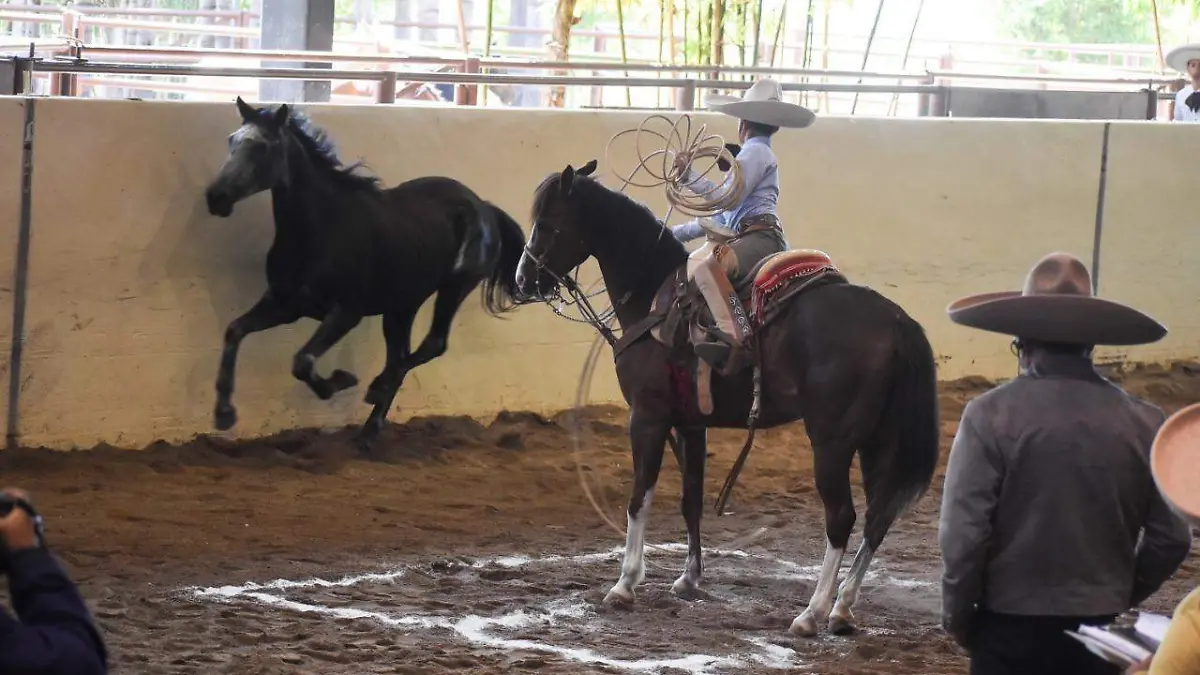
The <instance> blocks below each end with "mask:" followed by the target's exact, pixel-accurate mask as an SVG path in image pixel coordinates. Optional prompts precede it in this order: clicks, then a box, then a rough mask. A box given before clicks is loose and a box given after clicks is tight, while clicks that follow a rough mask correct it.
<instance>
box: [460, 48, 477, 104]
mask: <svg viewBox="0 0 1200 675" xmlns="http://www.w3.org/2000/svg"><path fill="white" fill-rule="evenodd" d="M458 72H460V73H473V74H478V73H479V58H478V57H475V56H472V57H470V58H468V59H466V60H465V61H463V64H462V65H461V66H459V69H458ZM454 103H455V105H479V84H477V83H466V82H464V83H462V84H459V85H458V86H456V87H455V88H454Z"/></svg>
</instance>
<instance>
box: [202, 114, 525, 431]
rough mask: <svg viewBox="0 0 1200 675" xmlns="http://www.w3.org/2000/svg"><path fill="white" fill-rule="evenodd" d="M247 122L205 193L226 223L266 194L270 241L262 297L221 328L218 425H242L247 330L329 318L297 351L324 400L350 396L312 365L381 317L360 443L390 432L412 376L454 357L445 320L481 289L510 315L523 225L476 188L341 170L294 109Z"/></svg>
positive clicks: (306, 378) (298, 364) (300, 370)
mask: <svg viewBox="0 0 1200 675" xmlns="http://www.w3.org/2000/svg"><path fill="white" fill-rule="evenodd" d="M237 108H238V111H239V112H240V113H241V116H242V126H241V127H240V128H238V129H237V131H235V132H234V133H233V134H232V135H231V136H230V138H229V156H228V158H227V159H226V160H225V164H224V165H223V166H222V167H221V169H220V172H219V173H218V174H217V177H216V178H215V179H214V180H213V182H212V184H211V185H210V186H209V187H208V189H207V191H206V192H205V197H206V198H207V200H208V210H209V213H211V214H213V215H217V216H220V217H228V216H229V215H230V214H231V213H232V212H233V207H234V204H236V203H237V202H239V201H241V200H243V199H246V198H247V197H249V196H251V195H253V194H256V193H258V192H261V191H263V190H270V191H271V201H272V205H273V209H274V215H275V240H274V242H273V243H272V245H271V249H270V251H269V252H268V253H267V260H266V273H267V291H266V293H265V294H264V295H263V296H262V298H260V299H259V300H258V302H257V303H255V305H254V306H253V307H252V308H251V309H250V310H249V311H248V312H246V313H245V314H243V315H242V316H240V317H238V318H236V319H234V320H233V321H232V322H231V323H230V324H229V327H228V328H227V329H226V331H225V346H224V350H223V351H222V354H221V366H220V371H219V373H218V375H217V387H216V388H217V404H216V411H215V418H216V420H215V421H216V426H217V428H218V429H222V430H225V429H229V428H231V427H232V426H233V425H234V424H235V423H236V421H237V412H236V410H235V409H234V407H233V404H232V403H231V401H230V398H231V396H232V394H233V380H234V366H235V364H236V361H237V352H238V346H239V345H240V344H241V341H242V339H244V338H245V337H246V336H247V335H249V334H250V333H255V332H258V331H263V330H267V329H268V328H274V327H275V326H280V325H283V324H290V323H293V322H295V321H296V320H298V319H300V318H301V317H307V318H311V319H316V320H318V321H320V322H321V325H320V327H318V328H317V330H316V332H315V333H314V334H313V336H312V338H311V339H309V341H308V342H307V343H306V344H305V345H304V346H303V347H302V348H301V349H300V351H299V352H297V353H296V355H295V358H294V360H293V362H292V374H293V375H294V376H295V377H296V379H298V380H300V381H302V382H304V383H305V384H307V385H308V386H309V388H310V389H312V391H313V393H315V394H316V395H317V396H318V397H319V398H321V399H329V398H330V397H332V396H333V395H334V394H335V393H337V392H339V391H341V390H343V389H347V388H349V387H353V386H354V385H355V384H357V383H358V379H357V378H356V377H355V376H354V375H352V374H351V373H348V372H346V371H344V370H335V371H333V373H332V374H331V375H330V377H328V378H325V377H321V376H320V375H317V374H316V373H315V372H314V366H315V364H316V360H317V359H318V358H320V357H321V355H322V354H324V353H325V352H326V351H328V350H329V349H330V348H331V347H333V345H335V344H337V342H338V341H339V340H341V339H342V338H343V337H345V336H346V334H347V333H349V332H350V331H351V330H352V329H353V328H354V327H355V326H357V325H358V324H359V322H360V321H362V318H363V317H365V316H375V315H379V314H382V315H383V336H384V339H385V340H386V341H387V362H386V365H385V366H384V367H383V371H382V372H381V373H380V374H379V376H378V377H376V378H375V380H374V381H373V382H371V385H370V387H369V388H368V390H367V394H366V402H367V403H368V404H370V405H372V406H374V409H373V410H372V411H371V414H370V416H369V417H368V418H367V422H366V424H365V425H364V426H363V429H362V431H361V434H360V439H362V440H363V441H370V440H372V439H374V438H375V437H376V436H377V435H378V434H379V431H380V430H381V429H382V428H383V423H384V421H385V420H386V418H387V414H388V411H389V410H390V409H391V406H392V401H393V400H394V399H395V396H396V392H397V391H398V390H399V389H400V385H401V384H402V383H403V382H404V377H405V375H407V373H408V372H409V371H410V370H412V369H414V368H416V367H418V366H420V365H421V364H424V363H427V362H429V361H431V360H433V359H435V358H437V357H439V356H441V355H442V354H443V353H445V351H446V345H447V339H448V337H449V333H450V322H451V320H452V319H453V318H454V315H455V313H456V312H457V311H458V308H459V306H460V305H461V304H462V302H463V300H464V299H466V297H467V295H469V294H470V293H471V292H472V291H473V290H474V289H475V288H476V287H477V286H478V285H479V284H480V283H481V282H482V283H483V284H484V292H483V301H484V307H485V309H486V310H487V312H488V313H489V314H491V315H493V316H495V315H497V314H500V313H502V312H506V311H508V310H511V309H512V308H513V307H515V306H516V302H515V298H516V297H517V289H516V283H515V280H514V274H515V272H516V268H517V264H518V263H519V262H520V259H521V253H522V251H523V250H524V247H525V234H524V233H523V232H522V231H521V227H520V225H518V224H517V223H516V221H514V220H513V219H512V218H511V217H510V216H509V215H508V214H507V213H505V212H504V211H502V210H501V209H500V208H499V207H497V206H496V205H494V204H492V203H490V202H487V201H484V200H482V199H481V198H480V197H479V196H477V195H476V194H475V193H474V192H472V191H471V190H470V189H469V188H468V187H467V186H465V185H463V184H462V183H460V182H458V181H456V180H454V179H451V178H444V177H424V178H415V179H413V180H409V181H406V182H404V183H401V184H399V185H397V186H395V187H391V188H386V189H385V188H381V187H380V185H379V180H378V179H377V178H375V177H373V176H367V175H362V174H359V173H356V169H357V168H358V166H359V165H358V164H355V165H351V166H343V165H342V163H341V160H339V159H338V157H337V155H336V154H335V152H334V149H333V146H332V144H331V143H330V142H329V140H328V139H327V137H326V136H325V133H324V132H323V131H322V130H320V129H317V128H315V127H314V126H313V125H312V124H311V123H310V122H309V120H308V119H307V117H305V116H304V115H303V114H301V113H299V112H296V111H293V110H291V109H290V108H289V107H288V106H287V104H283V105H280V106H279V107H278V108H276V109H275V110H274V111H270V110H264V109H260V108H254V107H252V106H250V105H248V104H247V103H245V102H244V101H242V99H241V98H238V100H237ZM434 293H437V300H436V301H435V305H434V311H433V323H432V325H431V327H430V329H429V333H428V334H427V335H426V336H425V339H424V341H422V342H421V345H420V346H419V347H418V348H417V351H416V352H413V351H412V350H411V347H412V344H411V340H412V325H413V320H414V319H415V317H416V315H417V311H418V310H419V309H420V308H421V305H422V304H424V302H425V301H426V300H427V299H428V298H429V297H430V296H431V295H433V294H434Z"/></svg>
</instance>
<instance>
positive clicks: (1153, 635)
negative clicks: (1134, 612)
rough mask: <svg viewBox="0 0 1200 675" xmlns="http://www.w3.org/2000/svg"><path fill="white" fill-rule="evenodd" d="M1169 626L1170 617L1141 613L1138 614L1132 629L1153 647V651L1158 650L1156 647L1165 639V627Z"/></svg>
mask: <svg viewBox="0 0 1200 675" xmlns="http://www.w3.org/2000/svg"><path fill="white" fill-rule="evenodd" d="M1170 625H1171V618H1170V617H1167V616H1163V615H1161V614H1154V613H1152V612H1141V613H1140V614H1138V620H1137V623H1135V624H1134V626H1133V629H1134V630H1135V631H1137V634H1138V635H1140V636H1141V637H1142V638H1143V639H1145V640H1146V641H1147V642H1149V643H1150V644H1152V645H1154V648H1155V649H1158V646H1159V645H1161V644H1162V641H1163V640H1164V639H1165V638H1166V637H1167V627H1169V626H1170Z"/></svg>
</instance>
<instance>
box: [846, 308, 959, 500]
mask: <svg viewBox="0 0 1200 675" xmlns="http://www.w3.org/2000/svg"><path fill="white" fill-rule="evenodd" d="M896 337H897V342H896V350H895V353H894V356H893V359H892V364H893V370H892V391H891V395H890V396H889V398H888V403H887V406H886V409H885V410H884V413H883V419H882V420H881V422H882V424H880V425H879V427H878V428H879V429H881V430H885V431H883V433H888V432H896V433H897V436H896V440H897V444H896V446H895V449H896V454H895V455H893V456H892V457H889V458H887V459H886V460H885V461H884V462H883V464H885V465H886V470H884V471H881V472H880V475H879V477H878V479H877V480H878V484H877V485H876V486H875V489H874V490H873V492H875V493H876V495H877V497H878V498H879V499H880V500H881V503H880V506H881V509H882V513H881V514H880V515H881V517H882V518H883V520H884V522H888V523H890V522H891V521H892V520H894V519H895V518H897V517H899V516H900V514H902V513H904V512H905V511H906V510H908V508H909V507H910V506H912V504H913V503H914V502H916V501H917V500H919V499H920V498H921V497H923V496H924V495H925V492H926V490H928V489H929V484H930V483H931V482H932V481H933V473H934V470H935V469H936V468H937V462H938V452H939V449H938V443H939V441H940V440H941V421H940V419H939V417H938V391H937V365H936V363H935V358H934V354H933V346H932V345H930V344H929V338H928V337H926V335H925V330H924V329H923V328H922V327H921V324H919V323H917V322H916V321H915V320H913V319H912V318H911V317H909V316H905V315H903V314H902V315H901V316H900V317H899V323H898V326H897V335H896ZM864 468H866V467H865V466H864ZM880 468H883V467H880Z"/></svg>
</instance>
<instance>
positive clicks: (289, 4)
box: [258, 0, 334, 101]
mask: <svg viewBox="0 0 1200 675" xmlns="http://www.w3.org/2000/svg"><path fill="white" fill-rule="evenodd" d="M333 9H334V8H333V0H263V11H262V38H261V42H262V46H263V47H264V48H265V49H285V50H291V49H301V50H306V51H308V50H312V51H322V52H328V51H332V49H333V19H334V14H333ZM263 65H267V66H271V65H275V66H282V65H283V64H282V63H272V62H267V63H265V64H263ZM305 66H306V67H310V68H332V67H333V64H331V63H306V64H305ZM331 88H332V83H330V82H326V81H320V80H310V81H307V82H303V83H301V82H273V81H270V80H264V81H260V82H259V85H258V91H259V96H260V97H261V98H262V100H264V101H328V100H329V97H330V94H331Z"/></svg>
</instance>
